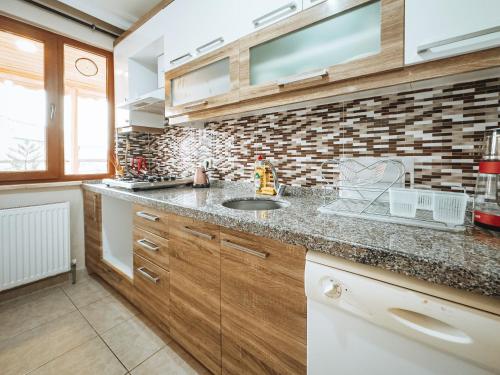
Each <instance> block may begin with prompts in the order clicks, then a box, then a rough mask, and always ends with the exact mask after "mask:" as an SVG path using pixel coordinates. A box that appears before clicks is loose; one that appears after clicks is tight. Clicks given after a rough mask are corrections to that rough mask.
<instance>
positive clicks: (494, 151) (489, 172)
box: [474, 129, 500, 231]
mask: <svg viewBox="0 0 500 375" xmlns="http://www.w3.org/2000/svg"><path fill="white" fill-rule="evenodd" d="M474 224H476V225H480V226H484V227H487V228H489V229H494V230H498V231H500V129H495V130H491V131H489V132H487V133H486V134H485V138H484V144H483V155H482V160H481V161H480V162H479V173H478V175H477V181H476V193H475V196H474Z"/></svg>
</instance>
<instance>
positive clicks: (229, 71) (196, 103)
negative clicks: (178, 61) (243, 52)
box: [165, 42, 239, 117]
mask: <svg viewBox="0 0 500 375" xmlns="http://www.w3.org/2000/svg"><path fill="white" fill-rule="evenodd" d="M238 53H239V49H238V43H237V42H236V43H232V44H228V45H227V46H225V47H222V48H219V49H217V50H216V51H214V52H211V53H208V54H206V55H204V56H202V57H200V58H199V59H196V60H194V61H192V62H189V63H187V64H184V65H182V66H180V67H179V68H176V69H173V70H170V71H168V72H167V73H166V74H165V106H166V109H165V115H166V116H167V117H169V116H176V115H180V114H185V113H189V112H192V111H197V110H202V109H208V108H213V107H218V106H222V105H225V104H230V103H234V102H237V101H238V98H239V96H238V88H239V83H238V74H239V69H238V66H239V61H238Z"/></svg>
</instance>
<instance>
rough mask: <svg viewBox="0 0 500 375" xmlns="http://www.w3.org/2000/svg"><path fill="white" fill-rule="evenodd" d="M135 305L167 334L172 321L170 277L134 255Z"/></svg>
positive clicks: (162, 270)
mask: <svg viewBox="0 0 500 375" xmlns="http://www.w3.org/2000/svg"><path fill="white" fill-rule="evenodd" d="M134 286H135V290H136V293H135V301H134V303H135V305H136V306H137V307H138V308H139V309H140V310H141V311H142V312H144V313H145V314H146V315H147V316H148V317H149V318H150V319H151V320H153V321H154V322H155V323H156V324H158V325H159V326H160V328H162V329H163V330H164V331H165V332H167V333H168V331H169V320H170V313H169V312H170V275H169V273H168V271H166V270H164V269H163V268H161V267H158V266H157V265H156V264H154V263H152V262H150V261H148V260H147V259H145V258H143V257H141V256H140V255H138V254H137V253H135V254H134Z"/></svg>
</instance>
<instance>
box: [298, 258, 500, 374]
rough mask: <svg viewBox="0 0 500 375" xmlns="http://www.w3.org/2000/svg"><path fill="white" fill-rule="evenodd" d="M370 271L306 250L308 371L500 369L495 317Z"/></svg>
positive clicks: (468, 371)
mask: <svg viewBox="0 0 500 375" xmlns="http://www.w3.org/2000/svg"><path fill="white" fill-rule="evenodd" d="M346 264H347V265H348V267H346V266H345V265H346ZM372 269H374V267H368V266H365V265H356V264H354V263H352V262H347V261H345V260H341V259H338V258H335V257H332V256H329V255H325V254H320V253H317V252H309V253H308V254H307V263H306V273H305V284H306V295H307V372H308V374H309V375H335V374H338V375H350V374H356V375H358V374H367V375H368V374H370V375H378V374H381V375H382V374H383V375H393V374H398V375H399V374H405V375H426V374H446V375H447V374H460V375H469V374H470V375H485V374H499V373H500V317H499V315H497V314H494V313H490V312H485V311H482V310H479V309H475V308H471V307H468V306H465V305H464V304H459V303H455V302H450V301H449V300H447V299H443V298H438V297H436V296H433V295H430V293H429V290H426V292H427V293H422V292H419V291H416V290H422V288H420V287H419V284H418V282H416V284H415V286H416V287H415V288H413V287H412V284H411V282H413V280H411V281H408V280H410V279H409V278H404V279H406V281H405V282H403V283H402V284H404V287H401V286H400V285H401V283H397V284H396V283H395V282H394V278H392V277H390V276H389V277H385V276H384V275H385V274H389V273H390V272H388V271H384V270H380V271H381V272H380V273H378V272H373V271H371V270H372ZM366 270H370V271H369V272H366ZM384 272H385V273H384ZM391 274H392V273H391ZM395 275H396V274H395ZM396 276H397V277H398V278H401V276H399V275H396ZM436 288H437V289H439V287H436ZM431 290H432V288H431ZM438 294H439V293H438ZM441 296H443V294H442V293H441ZM488 300H489V299H488ZM491 300H493V299H491ZM497 302H499V301H498V299H497V300H496V301H494V309H496V306H497V305H496V303H497ZM496 311H498V310H496Z"/></svg>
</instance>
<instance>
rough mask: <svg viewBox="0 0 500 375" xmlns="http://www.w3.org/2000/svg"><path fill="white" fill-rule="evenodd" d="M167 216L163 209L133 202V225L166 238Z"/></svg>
mask: <svg viewBox="0 0 500 375" xmlns="http://www.w3.org/2000/svg"><path fill="white" fill-rule="evenodd" d="M167 217H168V214H167V213H166V212H165V211H160V210H157V209H154V208H151V207H146V206H141V205H138V204H134V226H136V227H139V228H142V229H144V230H146V231H148V232H150V233H153V234H156V235H157V236H160V237H163V238H168V226H167V221H168V220H167Z"/></svg>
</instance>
